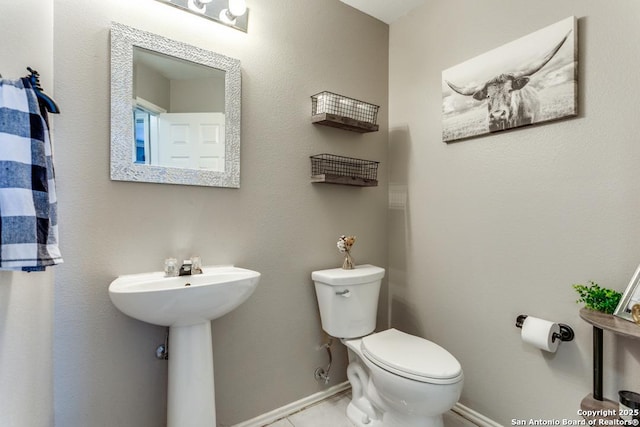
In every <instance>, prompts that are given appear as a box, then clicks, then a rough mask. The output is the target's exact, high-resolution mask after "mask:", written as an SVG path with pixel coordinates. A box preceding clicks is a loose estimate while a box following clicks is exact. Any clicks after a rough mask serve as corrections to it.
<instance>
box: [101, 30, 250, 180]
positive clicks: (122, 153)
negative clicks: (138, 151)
mask: <svg viewBox="0 0 640 427" xmlns="http://www.w3.org/2000/svg"><path fill="white" fill-rule="evenodd" d="M134 46H137V47H141V48H143V49H147V50H151V51H155V52H159V53H162V54H165V55H170V56H173V57H176V58H180V59H184V60H187V61H191V62H195V63H197V64H201V65H205V66H208V67H212V68H217V69H219V70H223V71H225V72H226V75H225V168H224V172H216V171H207V170H196V169H181V168H171V167H164V166H154V165H142V164H136V163H134V162H133V160H132V158H133V155H132V149H133V140H134V135H133V114H132V111H133V110H132V108H133V48H134ZM240 74H241V72H240V61H239V60H237V59H234V58H230V57H228V56H224V55H220V54H218V53H215V52H211V51H208V50H205V49H201V48H199V47H195V46H191V45H189V44H186V43H182V42H179V41H175V40H171V39H168V38H166V37H162V36H159V35H156V34H152V33H148V32H146V31H142V30H138V29H135V28H131V27H128V26H126V25H123V24H119V23H117V22H112V23H111V179H112V180H116V181H137V182H154V183H160V184H182V185H201V186H209V187H229V188H239V187H240V117H241V116H240V105H241V95H242V94H241V78H240Z"/></svg>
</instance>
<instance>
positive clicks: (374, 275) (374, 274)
mask: <svg viewBox="0 0 640 427" xmlns="http://www.w3.org/2000/svg"><path fill="white" fill-rule="evenodd" d="M383 277H384V268H380V267H376V266H375V265H370V264H363V265H357V266H356V267H355V268H354V269H352V270H345V269H343V268H332V269H329V270H319V271H314V272H312V273H311V279H313V281H316V282H322V283H326V284H327V285H332V286H346V285H358V284H361V283H368V282H373V281H376V280H380V279H382V278H383Z"/></svg>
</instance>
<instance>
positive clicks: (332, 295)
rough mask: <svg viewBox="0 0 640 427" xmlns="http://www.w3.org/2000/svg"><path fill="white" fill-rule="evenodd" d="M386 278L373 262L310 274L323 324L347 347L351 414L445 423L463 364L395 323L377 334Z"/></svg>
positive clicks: (406, 426) (413, 426) (361, 422)
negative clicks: (394, 325) (443, 418)
mask: <svg viewBox="0 0 640 427" xmlns="http://www.w3.org/2000/svg"><path fill="white" fill-rule="evenodd" d="M383 277H384V269H382V268H380V267H375V266H372V265H362V266H358V267H356V268H355V269H353V270H343V269H340V268H336V269H330V270H321V271H314V272H313V273H312V279H313V281H314V284H315V289H316V295H317V297H318V305H319V308H320V317H321V321H322V327H323V329H324V330H325V332H327V333H328V334H329V335H331V336H334V337H337V338H340V341H341V342H342V343H343V344H344V345H345V346H346V347H347V349H348V352H349V366H348V367H347V377H348V379H349V383H350V384H351V388H352V399H351V402H350V403H349V405H348V407H347V416H348V417H349V419H350V420H351V421H352V422H353V423H354V424H355V425H356V426H358V427H365V426H366V427H442V426H443V425H444V424H443V421H442V415H443V414H444V413H445V412H447V411H448V410H449V409H451V408H452V407H453V406H454V405H455V403H456V402H457V401H458V398H459V397H460V393H461V392H462V384H463V373H462V368H461V366H460V363H459V362H458V361H457V360H456V359H455V357H453V356H452V355H451V354H450V353H449V352H448V351H447V350H445V349H444V348H442V347H441V346H439V345H437V344H435V343H433V342H431V341H428V340H426V339H423V338H420V337H416V336H414V335H410V334H407V333H404V332H401V331H399V330H396V329H393V328H392V329H388V330H384V331H381V332H377V333H372V332H373V330H374V329H375V318H376V312H377V305H378V294H379V291H380V283H381V280H382V278H383Z"/></svg>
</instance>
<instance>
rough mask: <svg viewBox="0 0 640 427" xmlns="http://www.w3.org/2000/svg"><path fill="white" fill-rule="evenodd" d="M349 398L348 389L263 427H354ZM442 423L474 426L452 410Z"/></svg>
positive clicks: (450, 425)
mask: <svg viewBox="0 0 640 427" xmlns="http://www.w3.org/2000/svg"><path fill="white" fill-rule="evenodd" d="M350 399H351V390H348V391H345V392H342V393H339V394H336V395H335V396H332V397H330V398H328V399H326V400H323V401H322V402H319V403H316V404H315V405H312V406H309V407H308V408H305V409H304V410H302V411H300V412H297V413H295V414H293V415H290V416H289V417H287V418H284V419H281V420H279V421H276V422H275V423H272V424H269V425H268V426H265V427H354V424H352V423H351V421H349V419H348V418H347V405H348V404H349V401H350ZM444 425H445V427H475V424H473V423H471V422H469V421H467V420H465V419H464V418H462V417H461V416H459V415H457V414H455V413H454V412H452V411H449V412H448V413H446V414H445V416H444Z"/></svg>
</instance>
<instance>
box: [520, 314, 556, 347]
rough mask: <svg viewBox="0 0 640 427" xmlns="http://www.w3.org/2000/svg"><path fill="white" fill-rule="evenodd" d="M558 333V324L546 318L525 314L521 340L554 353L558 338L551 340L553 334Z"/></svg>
mask: <svg viewBox="0 0 640 427" xmlns="http://www.w3.org/2000/svg"><path fill="white" fill-rule="evenodd" d="M554 333H557V334H559V333H560V326H559V325H558V324H557V323H553V322H549V321H548V320H544V319H538V318H537V317H531V316H527V318H526V319H524V323H523V324H522V341H524V342H526V343H527V344H531V345H532V346H534V347H536V348H539V349H541V350H545V351H549V352H551V353H555V352H556V350H557V349H558V344H560V339H559V338H556V340H555V342H554V340H553V334H554Z"/></svg>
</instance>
